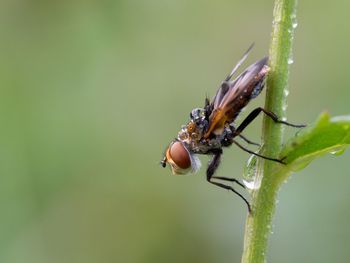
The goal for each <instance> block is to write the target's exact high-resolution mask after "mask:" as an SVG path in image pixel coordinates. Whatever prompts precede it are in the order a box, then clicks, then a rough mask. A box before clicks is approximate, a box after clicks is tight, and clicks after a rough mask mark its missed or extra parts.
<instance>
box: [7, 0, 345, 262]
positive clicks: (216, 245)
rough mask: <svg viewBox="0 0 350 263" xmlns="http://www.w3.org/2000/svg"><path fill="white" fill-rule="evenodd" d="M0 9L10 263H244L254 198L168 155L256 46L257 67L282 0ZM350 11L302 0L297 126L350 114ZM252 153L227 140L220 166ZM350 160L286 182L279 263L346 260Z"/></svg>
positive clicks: (23, 4) (292, 107)
mask: <svg viewBox="0 0 350 263" xmlns="http://www.w3.org/2000/svg"><path fill="white" fill-rule="evenodd" d="M0 4H1V6H0V34H1V41H0V54H1V56H0V86H1V96H0V123H1V128H0V173H1V177H0V178H1V183H0V204H1V205H0V208H1V216H0V233H1V234H0V262H4V263H7V262H8V263H22V262H23V263H24V262H25V263H31V262H33V263H34V262H35V263H41V262H50V263H56V262H57V263H61V262H67V263H69V262H86V263H90V262H124V263H129V262H130V263H138V262H140V263H141V262H142V263H148V262H152V263H154V262H168V263H172V262H202V263H206V262H208V263H209V262H239V261H240V257H241V252H242V246H243V232H244V223H245V222H244V221H245V216H246V212H247V211H246V207H245V206H244V204H243V202H242V201H241V200H239V199H238V198H236V197H235V196H233V195H232V194H231V193H229V192H226V191H224V190H220V189H217V188H215V187H214V186H211V185H209V184H208V183H207V182H206V180H205V176H204V172H205V169H202V170H201V171H200V173H199V174H198V175H195V176H183V177H176V176H171V175H170V171H169V170H168V169H162V168H161V167H160V166H159V160H160V158H161V157H162V154H163V151H164V149H165V148H166V146H167V144H168V143H169V141H170V140H172V139H173V138H174V137H175V136H176V134H177V131H178V130H179V128H180V126H181V125H182V124H184V123H185V122H186V121H187V118H188V114H189V112H190V110H191V109H192V108H194V107H199V106H202V104H203V100H204V97H205V95H206V94H208V95H209V96H212V95H213V94H214V93H215V91H216V87H218V85H219V83H220V82H221V80H222V79H223V77H225V75H226V74H227V73H228V72H229V71H230V70H231V68H232V66H233V65H234V64H235V62H236V61H237V60H238V59H239V58H240V56H241V55H242V53H243V52H244V51H245V50H246V48H247V47H248V46H249V45H250V43H252V42H255V43H256V45H255V48H254V51H253V52H252V54H251V55H250V57H249V59H248V62H250V63H252V62H254V61H255V60H257V59H259V58H261V57H262V56H264V55H266V54H267V52H268V47H269V40H270V32H271V21H272V9H273V1H272V0H271V1H257V0H256V1H234V0H230V1H228V0H218V1H185V0H166V1H160V0H148V1H140V0H139V1H137V0H126V1H121V0H114V1H112V0H102V1H93V0H90V1H79V0H70V1H68V0H63V1H40V0H32V1H30V0H29V1H24V0H1V2H0ZM349 8H350V2H349V1H341V0H334V1H317V3H316V2H315V1H311V0H304V1H300V3H299V6H298V27H297V30H296V35H295V44H294V51H293V54H294V55H293V56H294V61H295V62H294V64H293V65H292V68H291V79H290V86H291V89H290V90H291V92H290V95H289V102H288V104H289V107H288V119H289V120H290V121H292V122H296V123H310V122H312V121H313V120H315V119H316V117H317V115H318V114H319V113H320V112H321V111H324V110H328V111H329V112H330V113H331V114H332V115H342V114H349V113H350V109H349V96H350V79H349V77H348V76H349V61H350V53H349V46H350V26H349V15H348V10H349ZM263 101H264V95H262V96H260V98H258V99H256V100H255V101H254V102H252V103H251V105H250V106H249V107H248V110H249V109H252V108H254V107H257V106H260V105H263ZM246 114H247V111H246V112H245V113H243V116H244V115H246ZM260 132H261V118H260V119H259V120H257V121H256V122H255V123H254V124H253V125H252V126H250V128H249V129H248V130H247V133H246V135H247V136H248V137H249V138H251V139H253V140H256V141H259V139H260ZM294 132H295V130H291V129H289V128H288V134H290V135H291V134H293V133H294ZM248 157H249V156H248V155H247V154H246V153H244V152H242V151H240V150H239V149H237V148H234V147H232V148H231V149H229V150H227V151H226V153H225V156H224V159H223V164H222V166H221V167H220V170H219V172H218V173H219V174H220V175H222V176H236V177H238V178H240V177H241V174H242V170H243V167H244V164H245V162H246V160H247V159H248ZM349 157H350V155H349V153H345V154H344V155H342V156H341V157H337V158H335V157H333V156H325V157H323V158H322V159H319V160H317V161H315V162H314V163H312V164H311V165H310V166H309V167H307V169H305V170H304V171H302V172H300V173H298V174H297V175H294V176H293V177H292V179H291V180H289V181H288V183H287V184H286V185H284V186H283V188H282V190H281V192H280V195H279V204H278V206H277V211H276V216H275V221H274V226H273V232H274V234H273V235H272V236H271V240H270V250H269V255H268V261H269V262H275V263H276V262H286V263H288V262H318V263H321V262H349V260H350V250H349V249H348V248H349V244H350V228H349V223H348V222H349V221H350V209H349V206H350V193H349V185H350V176H349V172H350V168H349V165H348V164H349V163H348V162H349ZM202 161H203V163H204V166H205V164H206V162H207V158H206V157H204V158H202Z"/></svg>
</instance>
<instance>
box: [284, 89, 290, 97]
mask: <svg viewBox="0 0 350 263" xmlns="http://www.w3.org/2000/svg"><path fill="white" fill-rule="evenodd" d="M283 93H284V96H286V97H287V96H288V95H289V89H285V90H284V91H283Z"/></svg>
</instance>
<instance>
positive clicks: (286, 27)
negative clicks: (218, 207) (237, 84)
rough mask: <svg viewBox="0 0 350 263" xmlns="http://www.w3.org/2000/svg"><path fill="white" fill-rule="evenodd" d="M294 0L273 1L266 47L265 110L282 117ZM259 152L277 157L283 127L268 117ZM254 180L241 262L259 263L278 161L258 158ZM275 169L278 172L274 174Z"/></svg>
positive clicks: (275, 189) (268, 226) (268, 228)
mask: <svg viewBox="0 0 350 263" xmlns="http://www.w3.org/2000/svg"><path fill="white" fill-rule="evenodd" d="M295 14H296V0H275V5H274V12H273V28H272V39H271V46H270V63H269V65H270V68H271V70H270V73H269V76H268V79H267V89H266V103H265V109H267V110H269V111H272V112H274V113H275V114H277V115H278V116H279V118H284V117H285V116H286V105H287V102H286V97H287V95H288V75H289V64H290V62H291V61H290V58H291V50H292V41H293V34H294V27H295V19H296V17H295ZM262 140H263V145H264V148H263V153H264V155H266V156H271V157H278V156H279V154H280V152H281V147H282V140H283V126H282V125H279V124H275V123H274V122H273V121H272V120H271V119H270V118H266V117H265V118H264V121H263V135H262ZM257 165H258V166H257V175H256V180H260V187H259V188H258V189H257V190H254V191H253V192H252V201H251V203H252V209H253V212H252V214H250V215H248V218H247V222H246V231H245V238H244V251H243V256H242V263H260V262H265V260H266V249H267V242H268V236H269V235H270V233H271V230H272V229H271V226H272V218H273V215H274V210H275V204H276V197H277V192H278V189H279V187H280V183H281V180H279V179H280V178H281V177H283V176H282V175H281V174H280V173H283V171H284V170H285V169H281V167H280V166H281V164H278V163H275V162H271V161H263V160H259V161H258V164H257ZM276 171H279V172H278V174H276Z"/></svg>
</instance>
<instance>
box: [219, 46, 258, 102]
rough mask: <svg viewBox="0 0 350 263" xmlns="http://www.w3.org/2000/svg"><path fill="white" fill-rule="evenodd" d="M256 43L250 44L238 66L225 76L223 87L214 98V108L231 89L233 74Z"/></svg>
mask: <svg viewBox="0 0 350 263" xmlns="http://www.w3.org/2000/svg"><path fill="white" fill-rule="evenodd" d="M253 47H254V43H252V44H251V45H250V47H249V48H248V49H247V51H246V52H245V53H244V54H243V56H242V58H241V59H240V60H239V61H238V62H237V64H236V66H234V68H233V69H232V71H231V73H230V74H229V75H228V76H227V77H226V78H225V80H224V81H223V82H222V84H221V87H220V88H219V89H218V91H217V92H216V95H215V97H214V98H213V103H212V104H213V108H216V107H217V106H218V105H219V103H220V101H221V100H222V98H223V97H224V96H225V94H226V93H227V91H228V90H229V88H230V87H229V85H228V81H230V79H231V78H232V76H233V75H234V74H235V73H236V71H237V69H238V68H239V67H240V66H241V65H242V64H243V62H244V61H245V60H246V59H247V57H248V55H249V53H250V51H251V50H252V49H253Z"/></svg>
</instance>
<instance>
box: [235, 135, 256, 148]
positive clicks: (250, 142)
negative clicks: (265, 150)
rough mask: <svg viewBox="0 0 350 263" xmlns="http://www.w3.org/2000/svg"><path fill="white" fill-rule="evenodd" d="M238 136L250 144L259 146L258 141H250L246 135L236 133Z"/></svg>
mask: <svg viewBox="0 0 350 263" xmlns="http://www.w3.org/2000/svg"><path fill="white" fill-rule="evenodd" d="M238 136H239V137H240V138H241V139H242V140H243V141H245V142H246V143H248V144H252V145H255V146H261V145H260V144H259V143H256V142H252V141H251V140H249V139H248V138H246V137H245V136H243V135H242V134H238Z"/></svg>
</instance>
